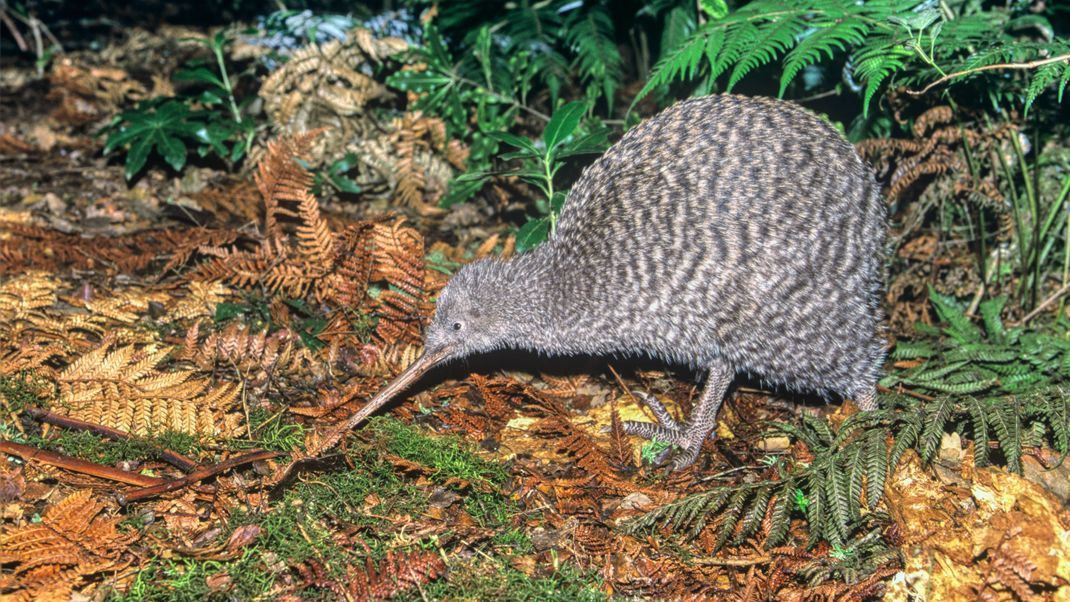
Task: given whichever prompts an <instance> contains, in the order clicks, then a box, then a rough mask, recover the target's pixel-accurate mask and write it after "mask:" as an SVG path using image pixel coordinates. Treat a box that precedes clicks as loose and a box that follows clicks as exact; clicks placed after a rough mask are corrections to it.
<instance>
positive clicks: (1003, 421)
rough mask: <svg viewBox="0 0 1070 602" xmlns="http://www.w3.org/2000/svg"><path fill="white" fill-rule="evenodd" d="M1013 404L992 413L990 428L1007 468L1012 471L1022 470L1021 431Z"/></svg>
mask: <svg viewBox="0 0 1070 602" xmlns="http://www.w3.org/2000/svg"><path fill="white" fill-rule="evenodd" d="M1015 410H1016V407H1015V406H1014V405H1012V406H1010V407H1006V408H1002V409H1000V410H999V411H996V412H993V414H992V430H993V431H995V433H996V440H997V441H999V447H1000V450H1001V451H1002V452H1003V457H1004V458H1005V459H1006V460H1007V468H1009V469H1011V470H1012V471H1013V472H1016V473H1018V474H1021V472H1022V432H1021V426H1022V425H1021V421H1020V420H1019V416H1018V413H1017V412H1016V411H1015Z"/></svg>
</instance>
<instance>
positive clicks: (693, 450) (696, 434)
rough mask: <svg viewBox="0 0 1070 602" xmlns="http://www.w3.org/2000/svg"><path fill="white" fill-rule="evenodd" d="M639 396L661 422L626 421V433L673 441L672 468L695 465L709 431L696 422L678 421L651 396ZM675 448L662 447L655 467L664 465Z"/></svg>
mask: <svg viewBox="0 0 1070 602" xmlns="http://www.w3.org/2000/svg"><path fill="white" fill-rule="evenodd" d="M640 396H641V398H642V399H643V402H644V403H646V405H647V407H649V408H650V411H651V412H652V413H653V414H654V418H656V419H657V421H658V422H657V423H656V424H655V423H653V422H637V421H634V420H625V421H624V423H623V427H624V432H625V433H628V434H629V435H637V436H639V437H642V438H644V439H649V440H652V441H653V440H655V439H656V440H658V441H661V442H664V443H671V444H672V445H673V446H674V447H676V448H677V449H678V451H677V453H676V454H675V456H674V457H673V460H672V470H682V469H684V468H687V467H688V466H691V465H692V464H694V463H695V459H696V458H698V453H699V451H701V450H702V442H703V441H704V440H705V439H706V436H707V433H706V432H700V431H702V429H701V428H698V429H696V428H695V426H694V425H690V424H680V423H679V422H677V421H676V420H675V419H674V418H673V417H672V416H671V415H670V414H669V412H668V410H666V409H665V406H663V405H662V404H661V402H660V401H658V400H657V399H655V398H654V397H653V396H652V395H645V394H642V393H640ZM672 451H673V448H672V447H668V448H666V449H665V450H663V451H662V452H661V453H660V454H658V456H657V457H655V459H654V464H655V465H656V466H661V465H663V464H664V463H665V461H666V460H667V459H668V458H669V455H670V454H672Z"/></svg>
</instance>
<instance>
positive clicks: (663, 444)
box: [639, 437, 672, 464]
mask: <svg viewBox="0 0 1070 602" xmlns="http://www.w3.org/2000/svg"><path fill="white" fill-rule="evenodd" d="M670 447H672V443H669V442H668V441H658V438H657V437H654V438H652V439H651V440H650V441H647V442H646V443H644V444H643V446H642V447H640V448H639V458H640V459H641V460H642V461H643V464H654V463H655V462H657V458H658V456H660V455H661V453H662V452H664V451H665V450H667V449H669V448H670Z"/></svg>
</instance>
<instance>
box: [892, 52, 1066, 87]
mask: <svg viewBox="0 0 1070 602" xmlns="http://www.w3.org/2000/svg"><path fill="white" fill-rule="evenodd" d="M1059 61H1070V54H1060V55H1059V56H1053V57H1051V58H1046V59H1037V60H1035V61H1029V62H1028V63H997V64H995V65H985V66H984V67H974V68H973V69H963V70H962V71H956V72H954V73H948V74H947V75H945V76H943V77H941V78H940V79H938V80H936V81H934V82H931V83H930V84H929V85H927V86H925V87H924V88H922V89H921V90H907V94H910V95H911V96H921V95H922V94H925V93H926V92H928V91H929V90H932V89H933V88H935V87H936V86H939V85H940V84H942V83H944V82H946V81H948V80H950V79H954V78H956V77H962V76H963V75H970V74H971V73H980V72H981V71H994V70H997V69H1020V70H1024V69H1036V68H1037V67H1043V66H1044V65H1050V64H1051V63H1058V62H1059Z"/></svg>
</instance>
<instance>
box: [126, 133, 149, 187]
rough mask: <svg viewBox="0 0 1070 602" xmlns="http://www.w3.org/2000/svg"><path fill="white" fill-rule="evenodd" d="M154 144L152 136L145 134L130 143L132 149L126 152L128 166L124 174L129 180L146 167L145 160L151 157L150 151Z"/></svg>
mask: <svg viewBox="0 0 1070 602" xmlns="http://www.w3.org/2000/svg"><path fill="white" fill-rule="evenodd" d="M152 144H153V140H152V137H151V136H145V137H143V138H139V139H137V140H135V141H134V142H133V144H131V145H130V149H129V150H128V151H127V152H126V166H125V168H124V170H123V175H124V176H125V177H126V179H127V180H133V179H134V176H136V175H137V174H138V172H140V171H141V168H143V167H145V162H146V161H148V159H149V153H150V152H152Z"/></svg>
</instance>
